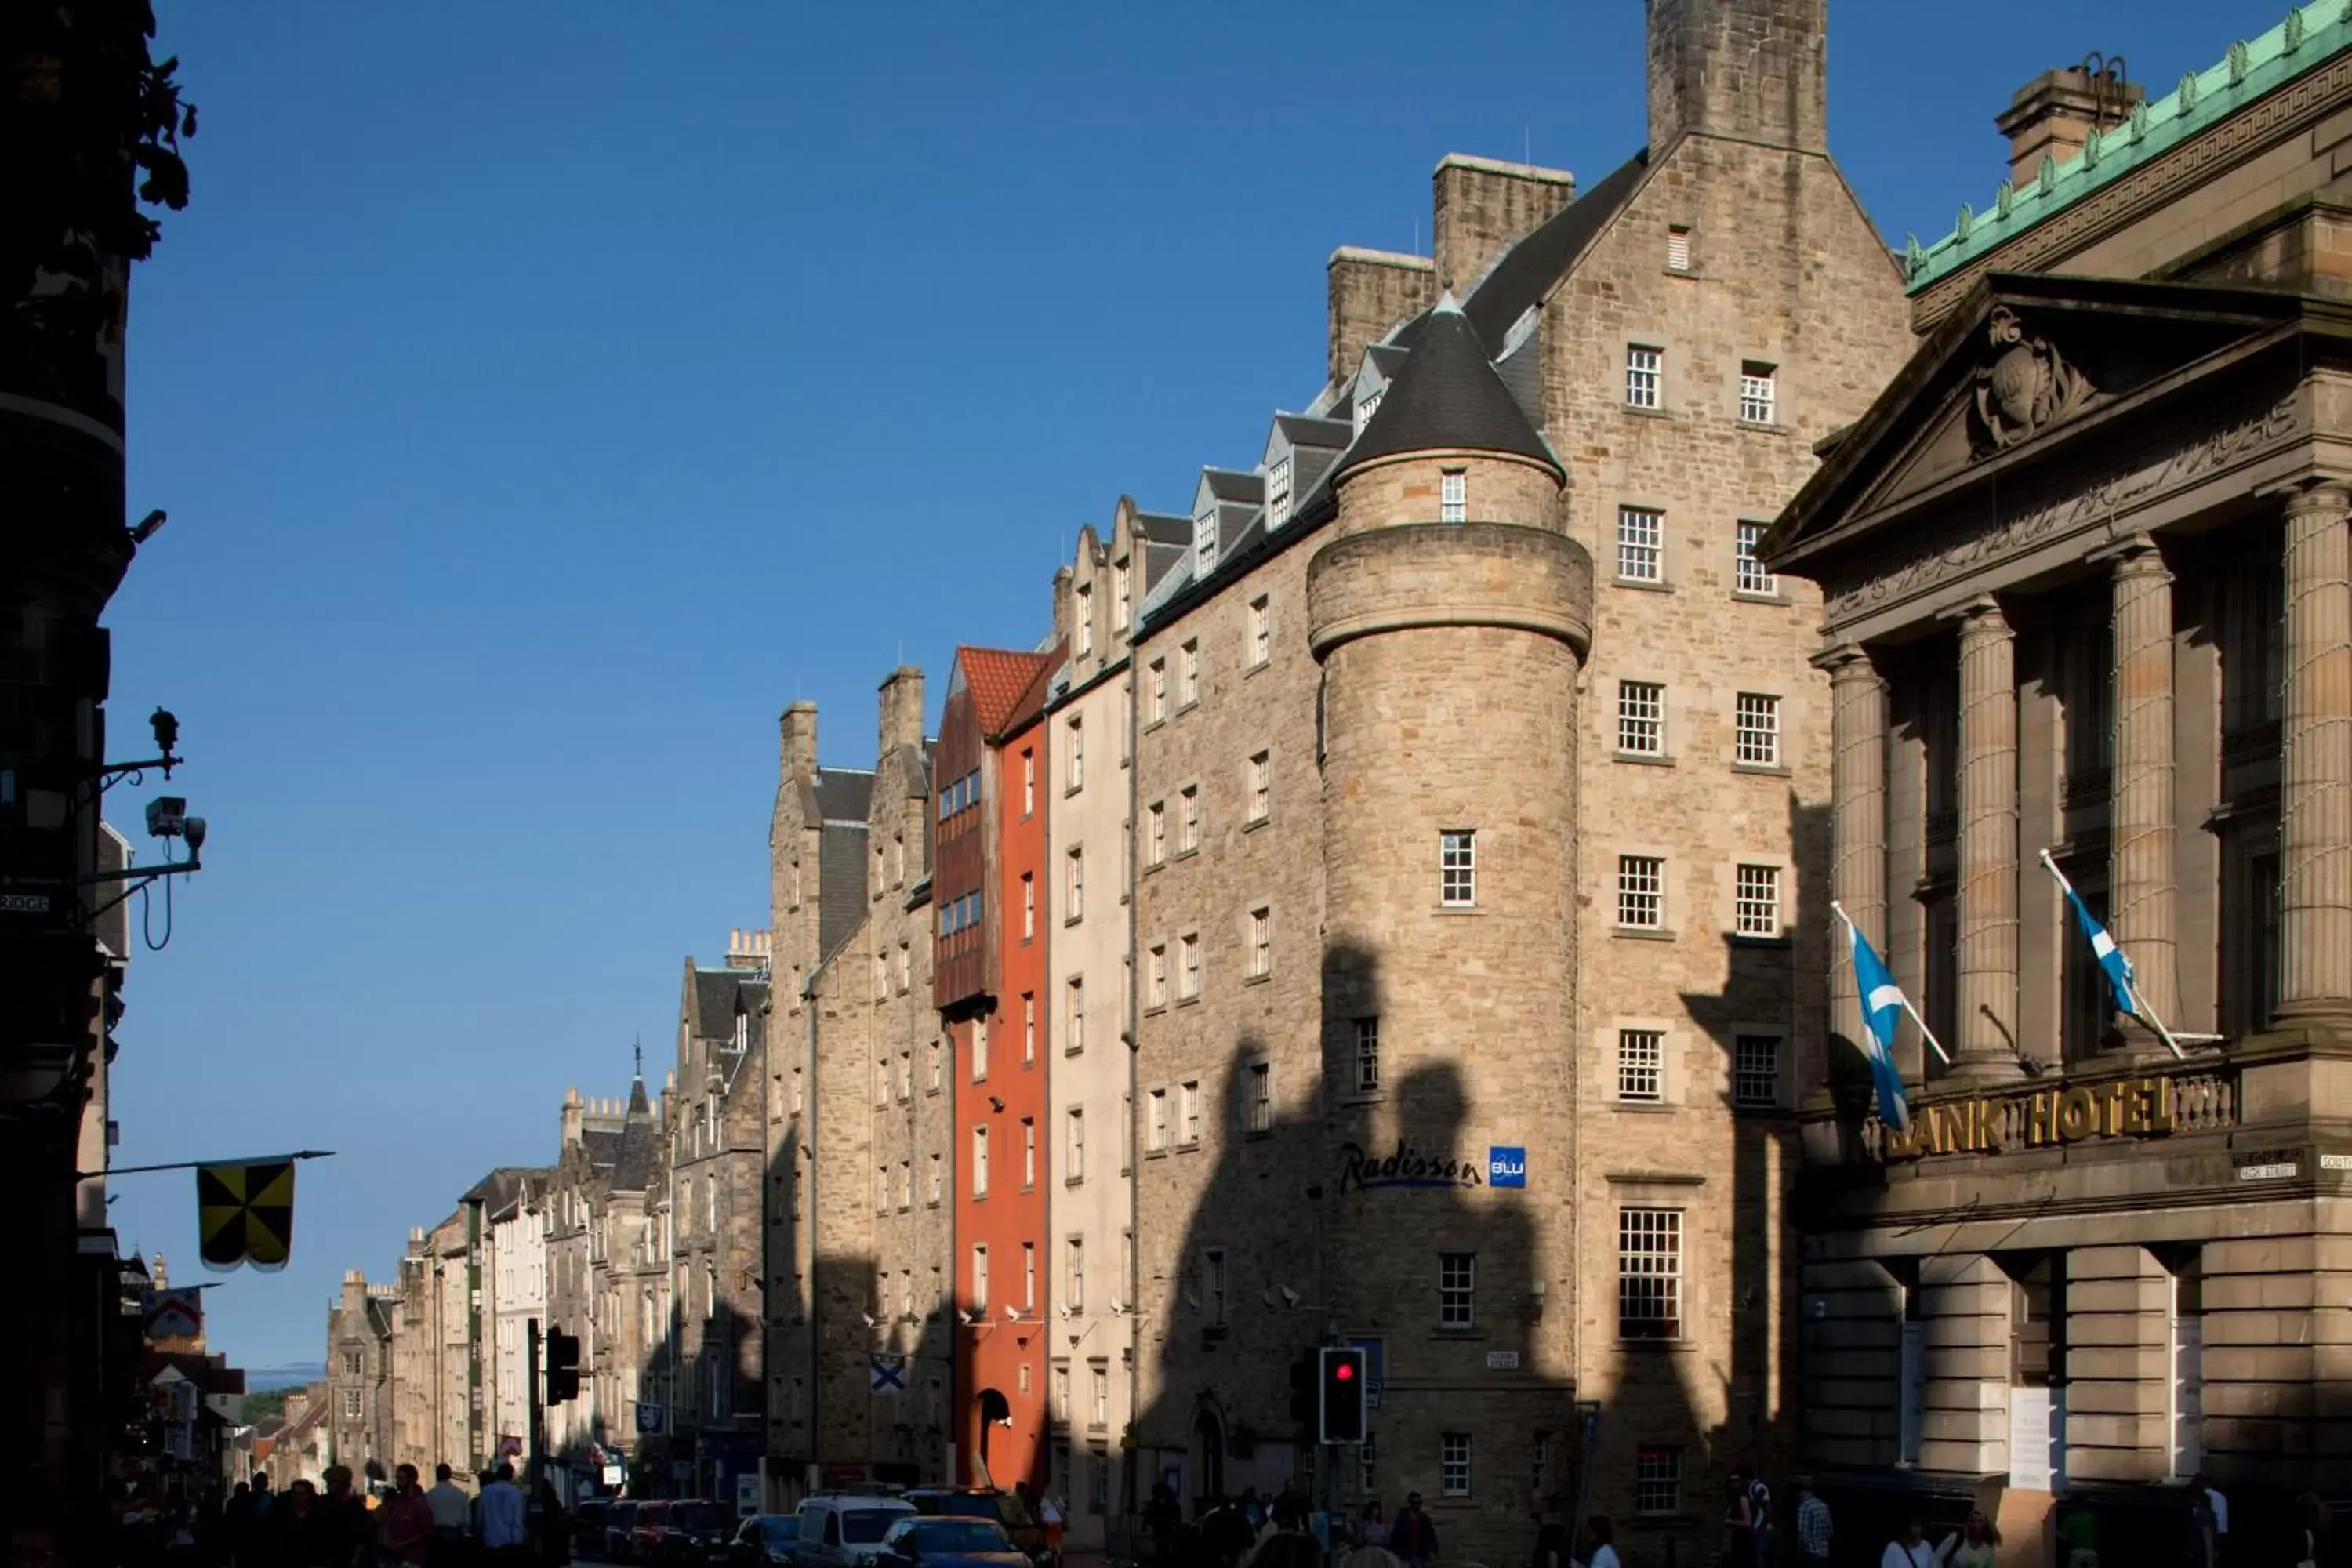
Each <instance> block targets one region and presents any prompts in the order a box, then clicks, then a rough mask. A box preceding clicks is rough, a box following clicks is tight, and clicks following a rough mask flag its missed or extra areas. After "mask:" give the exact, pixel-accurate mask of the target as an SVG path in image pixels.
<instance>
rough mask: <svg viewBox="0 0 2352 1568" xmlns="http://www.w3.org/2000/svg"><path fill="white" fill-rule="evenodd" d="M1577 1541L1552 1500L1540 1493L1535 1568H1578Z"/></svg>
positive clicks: (1537, 1509)
mask: <svg viewBox="0 0 2352 1568" xmlns="http://www.w3.org/2000/svg"><path fill="white" fill-rule="evenodd" d="M1575 1552H1576V1542H1574V1541H1572V1540H1570V1537H1569V1533H1568V1525H1567V1524H1566V1522H1564V1521H1562V1520H1561V1519H1560V1517H1559V1509H1558V1508H1557V1507H1555V1506H1554V1505H1553V1503H1552V1500H1550V1499H1549V1498H1548V1497H1544V1496H1542V1495H1541V1494H1540V1493H1538V1495H1537V1498H1536V1552H1535V1568H1576V1562H1575Z"/></svg>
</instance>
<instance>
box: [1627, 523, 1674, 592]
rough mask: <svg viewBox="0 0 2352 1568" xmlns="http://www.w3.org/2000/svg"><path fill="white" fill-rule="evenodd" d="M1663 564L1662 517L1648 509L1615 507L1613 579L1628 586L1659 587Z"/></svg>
mask: <svg viewBox="0 0 2352 1568" xmlns="http://www.w3.org/2000/svg"><path fill="white" fill-rule="evenodd" d="M1665 563H1666V518H1665V514H1664V512H1661V511H1657V510H1654V509H1652V508H1650V507H1642V506H1621V507H1619V508H1618V509H1617V575H1618V576H1619V577H1621V578H1622V579H1623V580H1624V581H1626V582H1628V583H1663V582H1664V581H1665V575H1666V570H1665Z"/></svg>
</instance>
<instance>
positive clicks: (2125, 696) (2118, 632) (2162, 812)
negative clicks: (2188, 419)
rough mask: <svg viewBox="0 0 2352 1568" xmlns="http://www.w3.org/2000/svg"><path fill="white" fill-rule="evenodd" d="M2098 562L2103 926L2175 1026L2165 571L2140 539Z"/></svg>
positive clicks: (2172, 764)
mask: <svg viewBox="0 0 2352 1568" xmlns="http://www.w3.org/2000/svg"><path fill="white" fill-rule="evenodd" d="M2105 558H2106V559H2108V560H2110V561H2112V562H2113V573H2114V576H2113V584H2114V592H2115V608H2114V623H2113V631H2114V642H2115V654H2114V658H2115V671H2116V689H2115V716H2116V719H2115V721H2116V751H2115V769H2114V790H2115V794H2114V797H2113V808H2112V813H2111V815H2110V817H2109V821H2108V834H2109V846H2110V847H2109V858H2110V866H2109V869H2108V873H2107V880H2108V891H2107V910H2108V915H2107V929H2108V931H2110V932H2111V933H2112V934H2113V935H2114V937H2115V939H2116V942H2118V943H2119V944H2121V946H2122V947H2123V950H2124V952H2126V954H2128V955H2129V956H2130V958H2131V962H2132V970H2133V973H2134V976H2135V984H2137V987H2138V989H2139V994H2140V1000H2141V1001H2142V1002H2144V1003H2146V1004H2147V1007H2148V1009H2149V1010H2150V1011H2151V1012H2153V1013H2154V1014H2155V1015H2156V1016H2158V1018H2161V1019H2163V1020H2164V1022H2165V1023H2166V1024H2168V1025H2170V1026H2175V1027H2178V1020H2179V1016H2180V967H2179V955H2178V945H2177V944H2178V942H2179V936H2178V932H2177V929H2176V927H2175V924H2174V907H2173V906H2174V889H2175V886H2176V883H2177V879H2178V871H2177V870H2176V868H2175V867H2174V864H2173V847H2174V835H2175V832H2176V818H2175V816H2174V810H2173V781H2174V778H2175V775H2176V774H2177V773H2178V771H2179V769H2178V764H2177V762H2176V759H2175V758H2174V755H2173V724H2172V574H2170V573H2168V572H2167V571H2166V570H2165V569H2164V557H2163V555H2162V554H2161V553H2160V552H2158V550H2157V547H2156V541H2154V540H2153V539H2150V538H2149V537H2148V536H2147V535H2146V534H2144V533H2141V534H2135V535H2133V536H2132V537H2131V538H2129V539H2126V540H2124V541H2123V542H2120V543H2119V544H2117V545H2116V547H2115V548H2114V549H2112V550H2110V551H2108V552H2105ZM2125 1039H2126V1042H2127V1043H2132V1044H2138V1045H2143V1046H2144V1045H2147V1044H2148V1043H2150V1038H2149V1037H2148V1036H2147V1031H2146V1030H2145V1029H2144V1028H2139V1027H2136V1026H2127V1028H2126V1034H2125Z"/></svg>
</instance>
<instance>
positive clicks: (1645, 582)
mask: <svg viewBox="0 0 2352 1568" xmlns="http://www.w3.org/2000/svg"><path fill="white" fill-rule="evenodd" d="M1609 585H1610V586H1611V587H1612V588H1632V589H1635V590H1637V591H1638V592H1641V593H1643V594H1671V593H1673V592H1674V591H1675V585H1674V584H1672V583H1661V582H1657V581H1654V579H1651V578H1648V577H1612V578H1610V579H1609Z"/></svg>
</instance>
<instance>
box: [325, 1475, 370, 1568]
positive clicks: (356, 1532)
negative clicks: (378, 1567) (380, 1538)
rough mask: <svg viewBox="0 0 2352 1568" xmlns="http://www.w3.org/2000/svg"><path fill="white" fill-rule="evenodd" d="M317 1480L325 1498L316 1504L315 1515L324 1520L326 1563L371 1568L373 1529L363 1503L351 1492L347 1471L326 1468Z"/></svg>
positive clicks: (339, 1567) (350, 1476)
mask: <svg viewBox="0 0 2352 1568" xmlns="http://www.w3.org/2000/svg"><path fill="white" fill-rule="evenodd" d="M321 1479H324V1480H325V1481H326V1483H327V1495H326V1496H325V1497H323V1498H321V1499H320V1500H319V1511H320V1513H321V1514H323V1515H324V1516H325V1518H326V1523H325V1525H324V1526H323V1527H322V1528H323V1530H324V1532H325V1539H326V1543H327V1552H328V1559H329V1561H330V1562H331V1563H333V1564H334V1568H374V1560H375V1525H374V1523H373V1521H371V1520H370V1519H369V1518H368V1507H367V1504H366V1502H365V1501H364V1500H362V1499H361V1498H360V1496H359V1494H358V1493H356V1492H354V1491H353V1490H352V1470H351V1467H350V1466H349V1465H329V1466H328V1467H327V1470H326V1474H325V1475H324V1477H322V1478H321Z"/></svg>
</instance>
